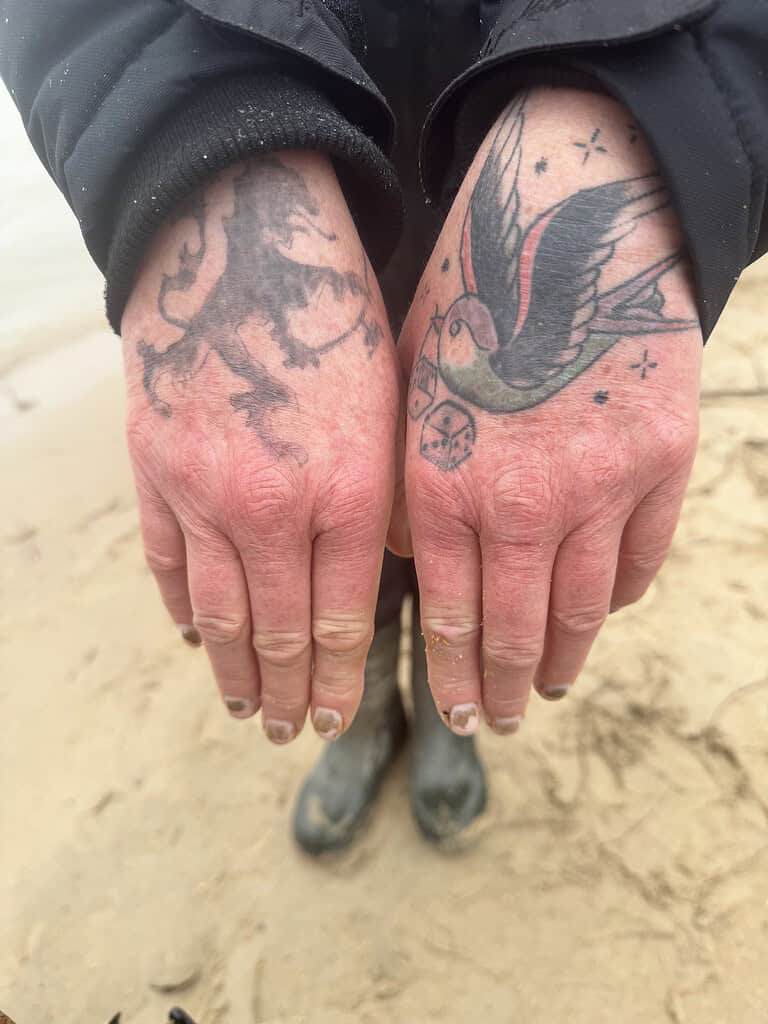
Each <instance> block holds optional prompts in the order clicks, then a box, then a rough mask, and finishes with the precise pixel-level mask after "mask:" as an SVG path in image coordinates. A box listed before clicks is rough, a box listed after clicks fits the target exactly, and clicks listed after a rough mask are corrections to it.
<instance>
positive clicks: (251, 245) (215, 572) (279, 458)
mask: <svg viewBox="0 0 768 1024" xmlns="http://www.w3.org/2000/svg"><path fill="white" fill-rule="evenodd" d="M122 335H123V339H124V353H125V366H126V375H127V383H128V440H129V448H130V453H131V459H132V462H133V468H134V474H135V478H136V486H137V490H138V497H139V511H140V517H141V524H142V534H143V540H144V548H145V552H146V557H147V561H148V563H149V565H150V568H151V569H152V571H153V573H154V575H155V577H156V580H157V583H158V586H159V588H160V592H161V595H162V598H163V600H164V602H165V604H166V606H167V608H168V610H169V612H170V613H171V615H172V617H173V619H174V621H175V622H176V623H177V624H178V626H179V627H180V628H181V630H182V633H183V635H184V636H185V639H187V640H188V641H190V642H192V643H199V642H200V641H201V640H202V642H203V643H204V644H205V646H206V649H207V652H208V655H209V657H210V660H211V664H212V667H213V671H214V674H215V676H216V680H217V682H218V686H219V689H220V691H221V695H222V697H223V699H224V701H225V703H226V705H227V707H228V709H229V711H230V713H231V714H233V715H234V716H235V717H238V718H241V717H242V718H245V717H249V716H250V715H252V714H253V713H254V712H255V711H257V710H258V708H259V707H261V708H262V718H263V721H264V726H265V729H266V732H267V735H268V736H269V737H270V739H272V740H273V741H275V742H278V743H284V742H287V741H289V740H290V739H293V737H294V736H295V735H296V734H297V733H298V732H299V731H300V729H301V728H302V725H303V722H304V719H305V717H306V713H307V708H308V707H311V709H312V718H313V722H314V724H315V728H316V730H317V731H318V733H319V734H320V735H323V736H325V738H328V739H333V738H335V737H336V736H338V735H340V733H341V732H343V731H344V729H345V728H346V727H347V726H348V725H349V724H350V722H351V721H352V719H353V717H354V714H355V711H356V709H357V705H358V703H359V700H360V696H361V694H362V687H363V670H364V666H365V659H366V655H367V652H368V647H369V644H370V640H371V637H372V631H373V616H374V608H375V601H376V593H377V585H378V578H379V571H380V564H381V557H382V552H383V548H384V541H385V536H386V531H387V524H388V520H389V513H390V507H391V501H392V487H393V464H394V435H395V426H396V420H397V413H398V402H399V392H398V370H397V366H396V359H395V353H394V346H393V343H392V338H391V336H390V334H389V330H388V327H387V320H386V315H385V312H384V308H383V304H382V300H381V296H380V293H379V290H378V286H377V283H376V280H375V277H374V275H373V272H372V270H371V268H370V265H369V263H368V261H367V258H366V256H365V253H364V251H363V249H362V245H361V243H360V240H359V238H358V236H357V233H356V231H355V228H354V225H353V223H352V219H351V217H350V214H349V211H348V209H347V207H346V204H345V202H344V199H343V197H342V194H341V191H340V189H339V186H338V184H337V181H336V178H335V175H334V172H333V170H332V167H331V164H330V162H329V161H328V160H327V159H326V158H325V157H323V156H321V155H319V154H313V153H284V154H281V155H280V156H279V157H267V158H258V159H254V160H252V161H249V162H248V163H246V164H241V165H238V166H237V167H233V168H230V169H228V170H227V171H225V172H223V173H222V174H220V175H219V176H218V177H217V178H216V179H215V180H214V181H213V182H212V184H211V185H210V186H209V187H208V188H207V189H205V191H204V192H202V193H201V194H200V195H199V196H197V197H195V198H194V199H193V200H192V201H191V202H190V204H189V205H188V207H187V208H186V209H184V210H182V211H180V216H179V217H178V218H177V219H176V220H175V221H174V223H172V224H169V225H167V226H166V227H165V228H163V230H162V231H161V232H160V233H159V235H158V237H157V238H156V239H155V241H154V243H153V245H152V247H151V250H150V252H149V255H148V257H147V259H146V260H145V262H144V265H143V267H142V269H141V272H140V274H139V276H138V279H137V282H136V285H135V287H134V290H133V293H132V296H131V299H130V301H129V303H128V305H127V307H126V310H125V314H124V316H123V321H122Z"/></svg>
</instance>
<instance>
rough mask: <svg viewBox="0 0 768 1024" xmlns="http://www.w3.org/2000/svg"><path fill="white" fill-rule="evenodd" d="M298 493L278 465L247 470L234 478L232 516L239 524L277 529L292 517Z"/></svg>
mask: <svg viewBox="0 0 768 1024" xmlns="http://www.w3.org/2000/svg"><path fill="white" fill-rule="evenodd" d="M300 499H301V494H300V491H299V487H298V482H297V480H296V479H295V477H294V476H293V474H292V473H291V472H290V470H287V469H285V468H284V467H282V466H280V465H274V466H267V467H262V468H259V469H256V468H253V467H251V468H250V469H249V470H247V471H246V472H244V473H242V475H240V476H238V477H237V482H236V484H235V485H234V495H233V498H232V501H231V510H232V515H233V516H234V517H235V518H236V519H237V520H238V521H240V522H242V523H246V524H247V523H258V524H259V526H260V527H261V528H262V529H263V528H265V527H266V528H268V527H269V526H270V525H274V526H275V527H279V526H282V525H284V524H285V522H286V520H291V521H292V520H293V519H295V517H296V514H297V510H298V509H299V508H300V507H301V505H300Z"/></svg>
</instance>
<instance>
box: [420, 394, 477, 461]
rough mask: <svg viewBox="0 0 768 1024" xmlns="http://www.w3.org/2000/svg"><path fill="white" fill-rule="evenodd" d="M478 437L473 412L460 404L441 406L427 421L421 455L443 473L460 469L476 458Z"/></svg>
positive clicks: (421, 444)
mask: <svg viewBox="0 0 768 1024" xmlns="http://www.w3.org/2000/svg"><path fill="white" fill-rule="evenodd" d="M476 436H477V432H476V430H475V420H474V417H473V416H472V414H471V413H470V412H469V410H467V409H465V408H464V406H463V405H457V404H456V402H451V401H445V402H441V403H440V405H438V406H437V407H436V408H435V409H434V410H433V411H432V412H431V413H429V415H428V416H427V417H426V419H425V420H424V426H423V427H422V431H421V441H420V446H421V454H422V455H423V456H424V458H425V459H427V460H428V461H429V462H434V464H435V465H436V466H437V467H438V468H439V469H443V470H448V469H456V467H457V466H460V465H461V463H462V462H463V461H464V460H465V459H468V458H469V456H470V455H471V454H472V449H473V447H474V444H475V438H476Z"/></svg>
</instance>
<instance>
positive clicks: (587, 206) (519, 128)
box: [432, 96, 696, 413]
mask: <svg viewBox="0 0 768 1024" xmlns="http://www.w3.org/2000/svg"><path fill="white" fill-rule="evenodd" d="M524 125H525V97H524V96H523V97H521V98H519V99H518V100H516V101H515V102H514V103H512V104H511V105H510V107H509V108H508V110H507V112H506V114H505V116H504V118H503V120H502V121H501V124H500V125H499V128H498V131H497V133H496V136H495V137H494V140H493V143H492V145H491V148H490V151H489V154H488V157H487V159H486V160H485V163H484V165H483V168H482V170H481V172H480V175H479V177H478V179H477V182H476V184H475V187H474V189H473V191H472V194H471V197H470V200H469V203H468V206H467V211H466V214H465V217H464V222H463V228H462V233H461V244H460V252H459V259H460V268H461V277H462V282H463V289H464V290H463V294H462V295H460V296H459V298H457V299H456V301H455V302H453V304H452V305H451V306H450V307H449V308H448V310H447V312H446V313H445V315H444V316H440V315H439V314H436V316H434V317H433V319H432V326H433V329H434V330H435V331H436V332H437V333H438V344H437V365H438V369H439V374H440V377H441V378H442V380H443V381H444V382H445V384H446V385H447V387H448V389H449V391H451V392H452V393H453V394H454V395H455V396H459V397H460V398H463V399H464V400H466V401H467V402H471V403H473V404H474V405H476V406H478V407H479V408H481V409H484V410H486V411H487V412H491V413H511V412H518V411H519V410H522V409H528V408H530V407H532V406H535V405H538V404H539V403H541V402H544V401H546V400H547V399H548V398H550V397H551V396H552V395H554V394H555V393H556V392H558V391H560V390H561V389H562V388H564V387H565V386H566V385H567V384H569V383H570V382H571V381H573V380H575V379H576V377H578V376H579V374H581V373H583V372H584V370H586V369H587V368H588V367H589V366H591V364H592V363H594V362H595V360H597V359H599V358H600V357H601V356H602V355H603V354H604V353H606V352H607V351H608V350H609V349H610V348H611V347H612V346H613V345H615V344H616V343H617V342H618V341H620V340H621V339H622V338H624V337H628V336H633V335H646V334H656V333H666V332H668V331H684V330H688V329H689V328H691V327H695V326H696V321H694V320H678V319H672V318H669V317H665V316H664V313H663V308H664V296H663V294H662V292H661V290H660V288H659V280H660V279H661V278H662V277H663V275H664V274H666V273H667V271H669V270H670V269H671V268H672V267H674V266H675V265H676V264H677V263H678V262H679V261H680V259H681V258H682V257H681V254H680V253H679V252H674V253H670V254H668V255H666V256H664V257H663V258H661V259H659V260H658V261H657V262H655V263H653V264H652V265H650V266H647V267H645V268H644V269H643V270H641V271H640V272H639V273H638V274H636V275H635V276H634V277H632V278H630V279H629V280H627V281H624V282H623V283H621V284H619V285H618V286H616V287H614V288H611V289H610V290H603V289H601V273H602V270H603V267H604V266H605V265H606V263H608V261H609V260H610V259H611V258H612V257H613V254H614V252H615V248H616V245H617V243H619V242H620V241H621V240H622V239H624V238H626V237H627V236H628V235H629V234H631V232H632V231H634V229H635V227H636V225H637V223H638V222H639V221H640V219H641V218H643V217H647V216H648V215H649V214H652V213H654V212H655V211H657V210H660V209H662V208H663V207H665V206H667V205H668V204H669V196H668V194H667V192H666V190H665V189H664V187H663V185H662V183H661V180H660V178H659V177H658V176H657V175H655V174H652V175H647V176H644V177H638V178H630V179H627V180H625V181H615V182H610V183H608V184H604V185H598V186H596V187H594V188H586V189H583V190H581V191H579V192H576V193H574V194H573V195H571V196H569V197H567V198H566V199H563V200H562V201H561V202H559V203H556V204H555V205H554V206H552V207H550V208H549V209H548V210H545V211H544V212H543V213H542V214H540V215H539V216H538V217H537V218H536V219H535V220H534V221H533V223H532V224H530V226H529V227H528V228H527V229H526V230H525V231H523V230H522V229H521V226H520V194H519V191H518V179H519V173H520V165H521V158H522V145H521V140H522V135H523V128H524Z"/></svg>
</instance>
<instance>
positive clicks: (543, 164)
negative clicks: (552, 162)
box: [533, 156, 549, 175]
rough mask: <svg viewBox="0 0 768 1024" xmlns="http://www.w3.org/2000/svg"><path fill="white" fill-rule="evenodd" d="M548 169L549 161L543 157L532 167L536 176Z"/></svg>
mask: <svg viewBox="0 0 768 1024" xmlns="http://www.w3.org/2000/svg"><path fill="white" fill-rule="evenodd" d="M548 167H549V160H547V158H546V157H545V156H542V157H539V159H538V160H537V161H536V163H535V164H534V165H533V169H534V171H535V172H536V174H537V175H540V174H544V172H545V171H546V169H547V168H548Z"/></svg>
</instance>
